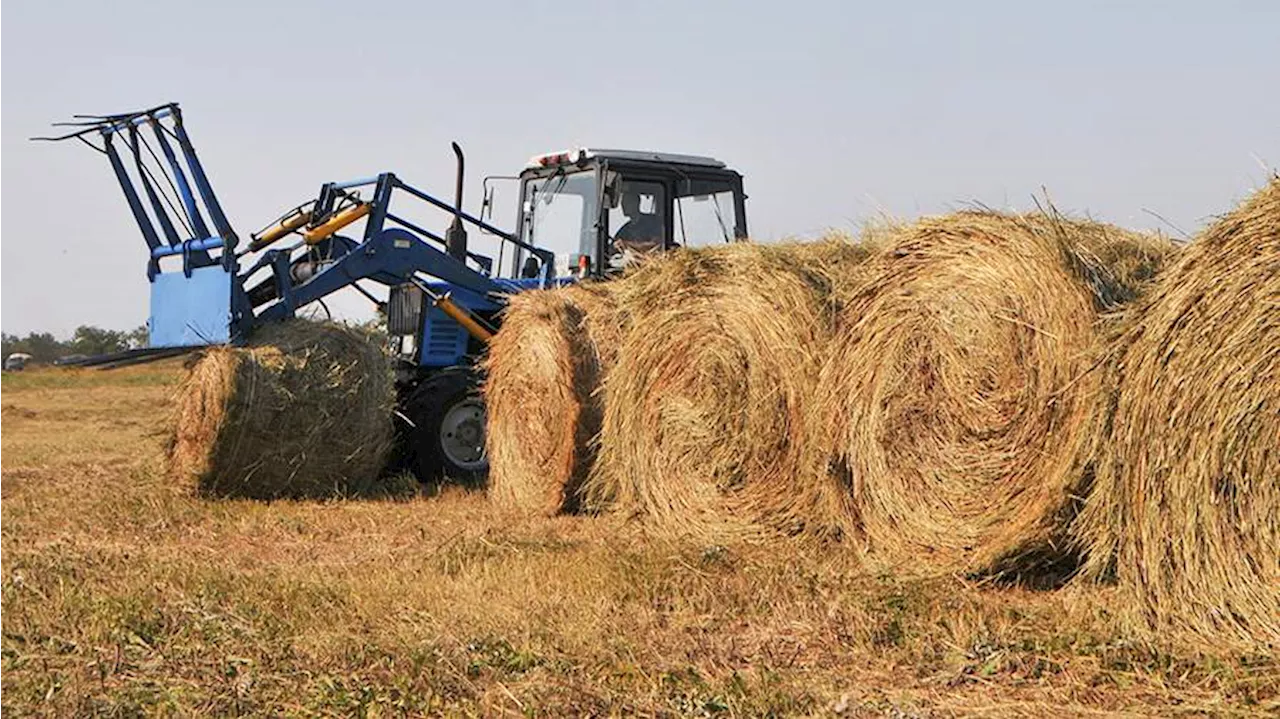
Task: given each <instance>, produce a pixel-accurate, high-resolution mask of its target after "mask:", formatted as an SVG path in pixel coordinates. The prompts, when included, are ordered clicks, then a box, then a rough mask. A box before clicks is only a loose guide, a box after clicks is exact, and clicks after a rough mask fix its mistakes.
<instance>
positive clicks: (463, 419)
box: [408, 368, 489, 485]
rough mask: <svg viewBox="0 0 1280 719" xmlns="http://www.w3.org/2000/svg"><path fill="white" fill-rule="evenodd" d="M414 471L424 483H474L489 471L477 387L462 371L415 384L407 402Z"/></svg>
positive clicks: (446, 372)
mask: <svg viewBox="0 0 1280 719" xmlns="http://www.w3.org/2000/svg"><path fill="white" fill-rule="evenodd" d="M408 409H409V410H410V415H409V417H410V419H412V420H413V423H414V425H415V429H414V431H413V433H412V438H413V441H412V445H413V446H412V449H413V453H414V470H415V473H416V474H417V475H418V479H420V480H421V481H423V482H428V483H438V482H441V481H444V480H453V481H456V482H460V483H462V484H468V485H475V484H480V483H483V482H484V479H485V477H486V476H487V475H488V472H489V457H488V455H486V454H485V447H484V441H485V438H484V433H485V411H484V401H483V399H481V397H480V383H479V380H478V378H477V377H476V375H475V373H474V372H472V371H470V370H468V369H464V368H450V369H446V370H443V371H441V372H439V373H437V374H435V375H433V376H431V377H429V378H427V379H426V380H424V381H423V382H422V383H421V384H419V385H418V388H417V389H416V390H414V392H413V395H412V398H411V399H410V401H409V407H408Z"/></svg>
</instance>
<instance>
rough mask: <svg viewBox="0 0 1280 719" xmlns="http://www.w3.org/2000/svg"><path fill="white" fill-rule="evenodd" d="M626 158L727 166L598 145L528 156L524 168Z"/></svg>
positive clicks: (700, 158)
mask: <svg viewBox="0 0 1280 719" xmlns="http://www.w3.org/2000/svg"><path fill="white" fill-rule="evenodd" d="M596 158H598V159H603V160H627V161H630V162H655V163H662V164H664V165H697V166H700V167H714V168H717V169H722V168H724V167H727V165H725V164H724V163H723V162H721V161H720V160H717V159H716V158H714V157H707V156H705V155H682V154H680V153H676V152H653V151H651V150H611V149H606V148H600V147H579V148H576V149H573V150H561V151H559V152H549V153H546V154H545V155H534V156H533V157H531V158H529V163H528V164H527V165H525V168H526V169H533V168H539V167H552V166H554V165H565V164H576V163H579V162H584V161H586V160H590V159H596Z"/></svg>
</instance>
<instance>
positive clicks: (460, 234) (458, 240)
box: [444, 142, 467, 262]
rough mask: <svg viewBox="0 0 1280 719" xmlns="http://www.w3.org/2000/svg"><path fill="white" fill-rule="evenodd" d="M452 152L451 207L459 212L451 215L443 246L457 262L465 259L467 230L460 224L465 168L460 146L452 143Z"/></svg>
mask: <svg viewBox="0 0 1280 719" xmlns="http://www.w3.org/2000/svg"><path fill="white" fill-rule="evenodd" d="M453 154H454V156H455V157H457V158H458V174H457V179H456V180H455V182H454V186H453V207H454V210H456V211H457V212H458V213H459V214H455V215H454V216H453V222H452V223H451V224H450V225H449V229H448V230H446V231H445V233H444V247H445V251H446V252H448V253H449V256H450V257H452V258H454V259H455V260H458V261H459V262H466V261H467V230H466V228H465V227H463V226H462V215H461V213H462V180H463V173H464V171H465V168H466V160H465V159H464V158H463V156H462V147H461V146H459V145H458V143H456V142H455V143H453Z"/></svg>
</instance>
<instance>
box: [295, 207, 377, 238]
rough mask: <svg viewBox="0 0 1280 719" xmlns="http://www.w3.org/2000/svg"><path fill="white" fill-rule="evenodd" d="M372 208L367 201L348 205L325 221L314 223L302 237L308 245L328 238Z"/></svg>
mask: <svg viewBox="0 0 1280 719" xmlns="http://www.w3.org/2000/svg"><path fill="white" fill-rule="evenodd" d="M372 209H373V206H372V205H370V204H369V203H367V202H361V203H360V204H358V205H352V206H351V207H348V208H347V209H345V210H343V211H342V212H339V213H338V214H336V215H334V216H333V217H331V218H329V219H328V220H327V221H325V222H323V223H321V224H319V225H316V226H315V227H312V228H311V229H309V230H307V231H306V232H303V233H302V239H303V240H304V241H306V243H307V244H308V245H314V244H315V243H317V242H319V241H321V240H323V239H326V238H328V237H329V236H331V235H332V234H333V233H335V232H337V231H338V230H341V229H342V228H344V227H346V226H347V225H349V224H351V223H352V222H355V221H356V220H359V219H360V218H362V217H364V216H365V215H367V214H369V211H370V210H372Z"/></svg>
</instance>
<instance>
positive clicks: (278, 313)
mask: <svg viewBox="0 0 1280 719" xmlns="http://www.w3.org/2000/svg"><path fill="white" fill-rule="evenodd" d="M419 274H422V275H428V276H431V277H435V278H437V279H440V280H443V281H445V282H447V283H449V284H451V285H454V286H456V287H459V288H462V289H466V290H470V291H472V292H475V293H477V294H481V295H492V296H496V295H498V294H501V293H503V292H504V288H503V287H502V286H501V285H499V284H498V283H497V282H494V281H493V280H492V279H490V278H488V277H485V276H484V275H482V274H480V273H479V272H476V271H475V270H472V269H471V268H469V267H467V266H466V264H465V263H463V262H462V261H460V260H457V259H455V258H453V257H451V256H449V255H448V254H446V253H445V252H442V251H440V250H437V249H436V248H434V247H432V246H430V245H428V244H427V243H426V242H423V241H422V240H421V239H419V238H418V237H417V236H415V235H414V234H413V233H411V232H409V231H407V230H402V229H399V228H387V229H384V230H382V231H381V232H379V233H378V234H377V235H375V236H374V237H373V238H372V239H370V240H368V241H366V242H362V243H360V244H358V245H356V246H355V247H354V248H352V250H351V251H350V252H349V253H347V254H345V255H343V256H342V257H340V258H339V259H337V260H336V261H334V262H333V263H331V264H329V265H328V266H326V267H325V268H324V269H323V270H321V271H320V272H319V273H317V274H316V275H315V276H314V277H312V278H311V279H309V280H307V281H306V282H303V283H300V284H298V285H295V286H292V287H287V288H286V289H285V296H284V297H282V298H280V299H279V300H278V301H277V302H276V303H275V304H272V305H270V306H268V307H267V308H265V309H264V310H262V312H261V313H260V314H259V315H258V320H259V321H263V322H271V321H278V320H283V319H288V318H289V317H291V316H292V315H293V312H294V310H295V309H296V308H298V307H301V306H303V305H306V304H309V303H311V302H315V301H316V300H320V299H323V298H324V297H327V296H328V295H330V294H332V293H334V292H337V291H338V290H341V289H343V288H345V287H349V286H351V285H353V284H354V283H355V282H357V281H359V280H366V279H367V280H372V281H374V282H378V283H380V284H384V285H387V286H394V285H400V284H404V283H406V282H414V281H415V280H416V277H417V275H419ZM419 284H420V283H419ZM446 299H447V298H446ZM450 304H452V303H450ZM457 309H458V311H460V312H465V310H461V308H457ZM446 311H448V309H446ZM450 314H453V313H450ZM463 326H464V327H466V326H467V324H466V323H463ZM480 329H483V328H480ZM468 331H470V332H472V333H473V334H475V332H474V330H472V328H471V327H468ZM481 339H484V338H483V337H481Z"/></svg>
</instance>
